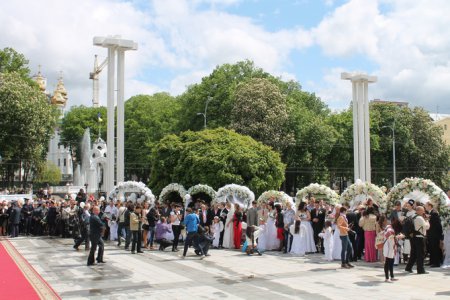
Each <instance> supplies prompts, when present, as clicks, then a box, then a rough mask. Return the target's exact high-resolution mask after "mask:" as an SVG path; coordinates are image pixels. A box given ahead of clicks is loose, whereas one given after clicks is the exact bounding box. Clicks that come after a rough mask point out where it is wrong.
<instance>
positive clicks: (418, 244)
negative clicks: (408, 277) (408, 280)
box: [405, 237, 425, 274]
mask: <svg viewBox="0 0 450 300" xmlns="http://www.w3.org/2000/svg"><path fill="white" fill-rule="evenodd" d="M410 241H411V255H410V257H409V260H408V264H407V265H406V268H405V270H407V271H411V270H412V267H413V266H414V264H415V263H417V273H419V274H420V273H424V272H425V268H424V266H423V260H424V259H425V239H424V238H423V237H414V238H412V239H411V240H410Z"/></svg>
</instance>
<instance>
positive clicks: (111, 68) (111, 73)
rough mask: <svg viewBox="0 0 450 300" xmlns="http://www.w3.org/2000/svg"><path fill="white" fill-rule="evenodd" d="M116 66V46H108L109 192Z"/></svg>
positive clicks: (113, 153) (112, 150) (109, 189)
mask: <svg viewBox="0 0 450 300" xmlns="http://www.w3.org/2000/svg"><path fill="white" fill-rule="evenodd" d="M115 67H116V49H115V47H109V48H108V84H107V91H106V98H107V101H108V106H107V109H108V112H107V116H108V123H107V135H106V139H107V140H106V142H107V144H108V154H107V156H106V160H107V164H108V166H109V168H108V171H107V176H106V178H107V180H106V191H107V192H109V191H111V190H112V189H113V188H114V184H115V180H114V179H115V178H114V166H115V160H114V158H115V157H114V156H115V145H114V144H115V143H114V136H115V134H114V124H115V122H114V117H115V116H114V115H115V114H114V110H115V109H114V77H115Z"/></svg>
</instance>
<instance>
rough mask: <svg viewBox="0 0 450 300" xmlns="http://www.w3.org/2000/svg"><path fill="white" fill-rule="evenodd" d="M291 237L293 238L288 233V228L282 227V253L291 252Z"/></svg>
mask: <svg viewBox="0 0 450 300" xmlns="http://www.w3.org/2000/svg"><path fill="white" fill-rule="evenodd" d="M292 239H293V236H292V235H291V234H290V233H289V229H286V228H285V229H284V241H283V247H284V253H287V252H291V247H292Z"/></svg>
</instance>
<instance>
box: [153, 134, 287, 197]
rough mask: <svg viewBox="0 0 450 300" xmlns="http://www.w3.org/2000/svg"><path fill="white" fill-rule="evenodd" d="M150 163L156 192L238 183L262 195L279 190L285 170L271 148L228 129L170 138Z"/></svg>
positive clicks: (161, 143) (158, 148)
mask: <svg viewBox="0 0 450 300" xmlns="http://www.w3.org/2000/svg"><path fill="white" fill-rule="evenodd" d="M151 163H152V166H151V176H150V182H149V186H150V187H151V188H152V189H153V190H155V191H156V192H158V191H160V190H161V189H162V188H163V187H164V186H166V185H167V184H169V183H172V182H177V183H181V184H183V185H184V186H193V185H196V184H198V183H203V184H207V185H209V186H211V187H213V188H214V189H218V188H220V187H222V186H224V185H226V184H229V183H236V184H241V185H246V186H248V187H249V188H250V189H251V190H252V191H254V192H255V193H262V192H264V191H265V190H271V189H278V188H279V187H280V185H281V183H282V182H283V180H284V170H285V165H284V164H283V163H282V162H281V158H280V155H279V154H278V153H277V152H275V151H273V150H272V149H271V148H270V147H268V146H265V145H263V144H262V143H260V142H257V141H255V140H254V139H252V138H251V137H249V136H243V135H240V134H238V133H236V132H234V131H231V130H227V129H225V128H217V129H211V130H202V131H198V132H193V131H185V132H182V133H181V134H180V135H173V134H172V135H167V136H166V137H164V138H163V139H162V140H161V141H160V142H159V143H158V144H157V145H156V146H155V148H154V149H153V152H152V156H151Z"/></svg>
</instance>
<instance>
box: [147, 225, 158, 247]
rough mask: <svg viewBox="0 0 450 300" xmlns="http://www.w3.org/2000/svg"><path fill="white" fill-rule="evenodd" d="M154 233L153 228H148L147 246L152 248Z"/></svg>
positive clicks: (154, 228)
mask: <svg viewBox="0 0 450 300" xmlns="http://www.w3.org/2000/svg"><path fill="white" fill-rule="evenodd" d="M155 231H156V227H155V226H149V228H148V234H149V235H150V238H149V239H148V240H147V246H149V245H150V247H153V242H154V240H155Z"/></svg>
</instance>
